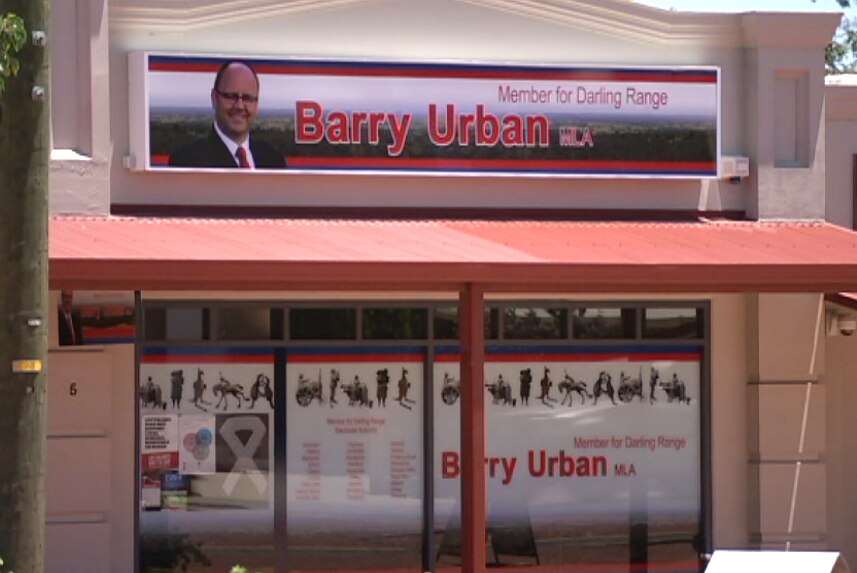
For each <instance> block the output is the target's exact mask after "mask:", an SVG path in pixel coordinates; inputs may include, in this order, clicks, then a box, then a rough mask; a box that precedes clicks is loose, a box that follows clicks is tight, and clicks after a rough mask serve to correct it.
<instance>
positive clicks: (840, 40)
mask: <svg viewBox="0 0 857 573" xmlns="http://www.w3.org/2000/svg"><path fill="white" fill-rule="evenodd" d="M812 1H813V2H816V0H812ZM836 2H837V3H838V4H839V5H840V6H841V7H842V8H850V7H851V6H852V1H851V0H836ZM853 5H854V6H857V0H855V1H854V2H853ZM824 63H825V67H826V68H827V73H828V74H851V73H854V72H857V18H854V19H848V18H843V19H842V25H841V26H840V27H839V29H838V30H837V31H836V35H835V36H833V41H832V42H830V44H828V45H827V50H825V54H824Z"/></svg>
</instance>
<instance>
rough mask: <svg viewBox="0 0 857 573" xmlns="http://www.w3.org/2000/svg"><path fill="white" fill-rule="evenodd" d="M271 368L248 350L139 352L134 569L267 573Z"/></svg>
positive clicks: (268, 359)
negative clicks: (137, 561) (137, 531)
mask: <svg viewBox="0 0 857 573" xmlns="http://www.w3.org/2000/svg"><path fill="white" fill-rule="evenodd" d="M233 354H239V355H240V356H241V358H242V360H241V361H240V362H236V361H234V360H232V359H231V356H232V355H233ZM248 357H249V358H248ZM219 358H222V360H220V359H219ZM273 364H274V357H273V355H272V354H271V353H270V351H269V350H263V351H254V350H253V349H248V348H246V347H245V348H237V349H230V348H211V347H206V348H200V349H196V350H195V349H193V348H186V347H182V348H178V349H176V350H175V351H173V350H172V349H169V348H167V349H146V350H144V352H143V356H142V360H141V364H140V381H141V385H140V388H139V397H140V419H139V424H140V426H139V432H140V440H141V443H140V454H141V455H140V469H141V476H140V477H141V486H142V487H141V491H140V492H139V495H140V507H141V512H140V522H139V528H140V544H139V547H140V564H141V566H140V571H142V572H144V573H145V572H154V571H159V572H160V571H175V572H179V571H183V570H185V567H184V565H185V564H186V565H188V567H187V570H192V571H198V570H208V569H206V568H205V566H210V567H211V569H212V570H217V571H228V570H229V568H230V567H231V566H232V565H234V564H236V563H241V564H242V565H246V566H248V567H249V569H250V570H251V571H254V572H255V571H259V572H261V573H271V572H272V571H273V563H274V480H273V469H274V438H273V430H274V409H273V391H274V388H273V382H272V381H273V379H274V367H273Z"/></svg>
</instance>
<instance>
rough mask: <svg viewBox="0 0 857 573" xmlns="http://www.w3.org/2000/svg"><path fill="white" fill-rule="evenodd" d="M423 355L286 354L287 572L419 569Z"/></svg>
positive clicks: (419, 351) (369, 351)
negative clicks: (287, 357)
mask: <svg viewBox="0 0 857 573" xmlns="http://www.w3.org/2000/svg"><path fill="white" fill-rule="evenodd" d="M424 359H425V358H424V349H423V348H418V347H413V348H403V347H386V346H369V347H339V348H337V347H314V348H306V349H297V350H295V351H294V352H291V351H290V352H289V359H288V363H287V369H286V370H287V375H286V379H287V384H286V388H287V400H288V402H287V403H288V406H287V408H286V420H287V428H286V435H287V451H288V455H287V468H288V486H287V489H288V493H287V501H286V505H287V521H288V533H287V537H286V545H287V549H286V550H287V552H288V561H289V568H290V570H292V571H305V570H306V571H308V570H319V569H322V570H353V569H396V570H413V571H419V570H421V569H420V568H421V563H422V553H421V544H422V521H421V519H422V495H423V480H422V473H423V470H422V467H423V466H422V451H423V449H422V433H423V431H422V427H423V421H422V416H423V414H422V408H423V398H422V393H423V390H422V388H423V363H424Z"/></svg>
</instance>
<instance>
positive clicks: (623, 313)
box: [572, 307, 637, 340]
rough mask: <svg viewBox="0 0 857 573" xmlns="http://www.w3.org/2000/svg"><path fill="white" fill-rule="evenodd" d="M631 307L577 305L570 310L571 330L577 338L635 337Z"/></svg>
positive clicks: (634, 313)
mask: <svg viewBox="0 0 857 573" xmlns="http://www.w3.org/2000/svg"><path fill="white" fill-rule="evenodd" d="M636 325H637V321H636V311H635V310H634V309H633V308H611V307H603V308H598V307H578V308H576V309H574V310H573V311H572V331H573V332H574V338H576V339H579V340H598V339H620V338H635V337H636Z"/></svg>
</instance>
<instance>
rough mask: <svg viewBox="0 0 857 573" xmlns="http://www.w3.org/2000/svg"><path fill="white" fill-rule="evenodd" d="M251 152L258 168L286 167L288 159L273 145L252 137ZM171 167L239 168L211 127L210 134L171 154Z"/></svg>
mask: <svg viewBox="0 0 857 573" xmlns="http://www.w3.org/2000/svg"><path fill="white" fill-rule="evenodd" d="M250 153H252V154H253V162H254V163H255V164H256V169H285V167H286V159H285V157H283V154H282V153H280V152H278V151H277V150H276V149H274V147H273V146H271V145H269V144H267V143H265V142H264V141H260V140H258V139H253V138H252V137H251V138H250ZM170 166H171V167H201V168H207V169H230V168H236V169H237V168H238V165H237V164H236V163H235V158H234V157H232V154H230V153H229V148H227V147H226V145H224V143H223V140H222V139H220V136H219V135H217V132H216V131H214V128H213V127H212V128H211V131H209V132H208V136H206V137H203V138H201V139H197V140H196V141H192V142H190V143H188V144H187V145H184V146H182V147H181V148H179V149H178V150H177V151H175V152H174V153H173V154H172V155H170Z"/></svg>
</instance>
